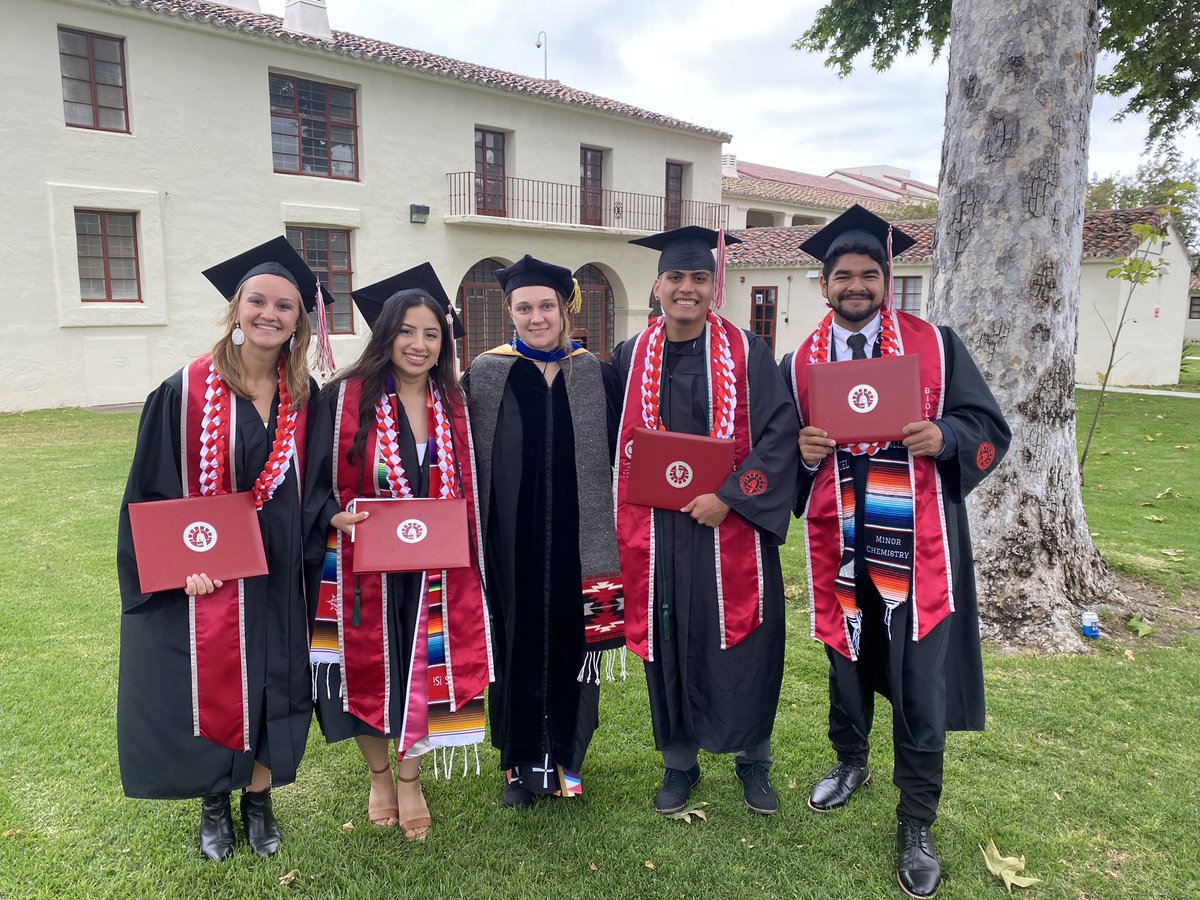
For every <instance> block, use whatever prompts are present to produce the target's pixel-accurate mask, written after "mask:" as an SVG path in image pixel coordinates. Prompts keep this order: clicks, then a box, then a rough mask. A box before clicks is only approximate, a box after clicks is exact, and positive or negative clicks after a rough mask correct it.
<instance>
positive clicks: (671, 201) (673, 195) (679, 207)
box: [663, 162, 683, 231]
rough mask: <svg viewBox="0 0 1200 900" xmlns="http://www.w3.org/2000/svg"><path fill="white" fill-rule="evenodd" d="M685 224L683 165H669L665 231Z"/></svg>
mask: <svg viewBox="0 0 1200 900" xmlns="http://www.w3.org/2000/svg"><path fill="white" fill-rule="evenodd" d="M682 224H683V164H682V163H673V162H669V163H667V184H666V195H665V204H664V206H663V230H664V231H670V230H671V229H672V228H678V227H679V226H680V225H682Z"/></svg>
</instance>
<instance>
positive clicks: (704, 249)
mask: <svg viewBox="0 0 1200 900" xmlns="http://www.w3.org/2000/svg"><path fill="white" fill-rule="evenodd" d="M722 236H724V244H740V243H741V240H740V239H739V238H735V237H731V236H730V235H727V234H725V232H724V231H713V230H712V229H711V228H701V227H700V226H699V225H685V226H684V227H683V228H673V229H671V230H670V231H662V232H659V233H658V234H652V235H650V236H649V237H644V238H637V239H636V240H632V241H630V242H629V243H631V244H637V245H638V246H639V247H649V248H650V249H651V250H658V251H660V252H661V254H662V255H661V256H659V258H658V274H659V275H661V274H662V273H663V272H691V271H695V270H701V269H702V270H704V271H708V272H713V271H715V270H716V268H717V263H716V261H714V259H713V255H712V251H713V250H714V249H716V248H718V247H722V246H724V245H723V244H722V243H721V238H722Z"/></svg>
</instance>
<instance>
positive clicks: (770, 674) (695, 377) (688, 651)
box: [612, 335, 799, 753]
mask: <svg viewBox="0 0 1200 900" xmlns="http://www.w3.org/2000/svg"><path fill="white" fill-rule="evenodd" d="M633 343H634V342H633V341H626V342H624V343H622V344H618V345H617V346H616V348H614V350H613V356H612V359H613V366H614V367H615V368H616V370H617V374H618V375H619V376H620V378H621V382H622V384H624V383H625V381H626V380H627V374H628V372H629V365H630V361H631V358H632V353H633ZM664 368H665V370H666V372H665V374H664V377H663V383H662V391H661V400H660V408H661V415H662V420H663V424H664V425H665V426H666V428H667V429H668V430H670V431H678V432H683V433H686V434H708V432H709V422H708V406H709V387H708V372H707V371H706V369H705V354H704V346H703V339H697V340H695V341H684V342H672V341H668V342H667V345H666V365H665V367H664ZM746 371H747V378H748V380H749V382H750V385H749V387H750V423H751V429H752V432H753V433H752V435H751V450H750V454H749V456H748V457H747V458H746V459H745V461H743V462H742V464H741V465H740V466H739V468H738V471H736V472H734V473H733V474H732V475H730V477H729V479H728V480H727V481H726V482H725V485H724V486H723V487H722V488H721V489H720V490H718V491H717V496H718V497H720V498H721V500H723V501H724V502H725V503H727V504H729V506H730V507H731V511H730V513H729V514H730V515H731V516H732V515H740V516H742V517H743V518H744V519H746V520H747V521H748V522H749V523H750V524H751V525H753V526H754V527H755V528H756V529H757V530H758V532H759V534H760V535H761V536H762V567H763V621H762V624H760V625H759V626H758V628H756V629H755V630H754V631H753V632H752V633H751V634H750V636H749V637H747V638H746V639H745V640H744V641H742V642H741V643H740V644H737V645H736V646H734V647H730V648H729V649H728V650H722V649H721V644H720V620H719V618H718V612H719V611H718V608H717V602H716V601H717V577H716V560H715V554H714V549H713V532H712V529H711V528H708V527H707V526H704V525H699V524H697V523H696V522H695V521H694V520H693V519H692V518H691V516H688V515H684V514H683V513H679V512H670V511H666V510H658V511H656V513H655V515H656V517H657V523H656V527H657V531H658V535H659V537H658V546H659V548H660V550H659V557H658V562H657V566H656V568H657V569H658V571H659V573H660V577H659V578H658V584H656V585H654V590H655V594H656V597H655V602H654V604H653V608H654V614H655V625H654V640H655V643H654V658H655V661H654V662H653V663H647V664H646V682H647V686H648V688H649V692H650V713H651V717H652V719H653V722H654V742H655V746H656V747H657V748H658V749H660V750H663V749H666V748H667V747H669V746H673V745H675V746H687V747H700V748H701V749H704V750H708V751H710V752H712V753H733V752H736V751H739V750H748V749H751V748H754V747H756V746H758V745H760V744H762V743H763V742H765V741H767V740H769V739H770V737H771V730H772V728H773V727H774V725H775V711H776V707H777V706H778V705H779V689H780V685H781V683H782V680H783V649H784V602H783V574H782V572H781V571H780V568H779V547H780V545H782V544H783V542H784V541H785V540H786V539H787V530H788V524H789V521H790V518H791V507H792V499H793V498H792V485H794V484H795V482H794V480H793V479H794V478H795V477H796V467H797V465H798V458H799V454H798V451H797V445H796V434H797V424H796V412H795V404H794V403H792V402H791V400H790V399H789V397H788V392H787V390H786V388H785V387H784V385H783V382H782V379H781V378H780V377H779V370H778V369H777V368H776V365H775V360H774V359H773V358H772V355H771V351H770V350H769V349H768V347H767V345H766V344H765V343H764V342H763V340H762V339H761V338H759V337H757V336H754V335H751V336H750V344H749V352H748V354H747V360H746ZM749 469H758V470H759V471H761V472H762V473H763V474H764V475H765V476H766V478H767V489H766V490H765V491H764V492H763V493H761V494H758V495H757V496H752V497H748V496H746V495H745V494H743V493H742V491H741V488H740V487H739V476H740V473H741V472H743V471H746V470H749ZM664 592H665V593H666V595H667V597H668V598H669V599H668V602H669V603H670V606H671V615H670V623H669V628H670V639H669V640H663V635H664V626H663V623H662V609H661V607H662V598H663V593H664Z"/></svg>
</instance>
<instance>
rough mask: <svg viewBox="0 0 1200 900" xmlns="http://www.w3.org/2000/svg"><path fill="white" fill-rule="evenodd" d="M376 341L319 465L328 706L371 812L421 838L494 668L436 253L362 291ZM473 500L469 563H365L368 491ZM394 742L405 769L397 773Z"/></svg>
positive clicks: (329, 432) (348, 380)
mask: <svg viewBox="0 0 1200 900" xmlns="http://www.w3.org/2000/svg"><path fill="white" fill-rule="evenodd" d="M353 297H354V301H355V303H356V304H357V305H358V308H359V311H360V312H361V313H362V315H363V318H364V319H366V321H367V324H368V325H370V327H371V339H370V341H369V342H368V344H367V346H366V349H365V350H363V352H362V355H361V356H360V357H359V358H358V360H357V361H355V362H354V363H353V364H352V365H351V366H350V367H349V368H348V369H346V370H345V371H344V372H342V373H341V374H339V375H338V377H337V378H335V379H334V381H332V382H331V383H330V384H329V385H327V386H326V387H325V388H324V390H323V391H322V392H321V397H320V400H319V401H318V404H317V406H318V411H317V413H316V414H317V415H318V416H319V417H320V420H321V422H322V423H323V424H322V426H321V427H322V429H323V430H322V433H323V435H324V439H323V441H322V443H323V444H324V448H323V453H322V457H321V459H320V461H319V462H318V463H317V464H318V465H319V466H320V467H321V468H322V469H323V470H324V472H325V477H326V478H327V479H328V482H327V483H331V484H332V486H333V495H332V498H331V499H330V500H329V503H328V505H327V508H326V512H325V514H324V515H323V516H322V517H321V518H322V521H324V522H328V523H329V524H330V526H331V527H330V528H329V531H328V535H327V543H326V553H325V565H324V574H323V578H322V583H321V584H320V586H319V588H314V589H313V590H311V591H310V597H311V598H312V601H313V603H312V616H313V633H312V649H311V662H312V666H313V682H314V686H315V695H316V702H317V717H318V720H319V721H320V724H321V730H322V731H323V733H324V735H325V739H326V740H327V741H329V742H330V743H333V742H336V741H341V740H345V739H347V738H351V737H352V738H354V740H355V742H356V743H357V744H358V747H359V750H360V751H361V752H362V755H363V759H364V761H365V762H366V764H367V768H368V771H369V773H370V782H371V789H370V795H369V799H368V818H369V819H370V821H371V822H372V823H373V824H376V825H379V826H382V827H394V826H396V825H397V824H398V825H399V826H400V827H401V828H403V829H404V831H405V834H406V837H407V838H408V839H409V840H418V839H423V838H424V836H425V834H426V832H427V831H428V829H429V827H430V825H431V824H432V818H431V817H430V815H429V808H428V806H427V805H426V803H425V797H424V795H423V793H422V791H421V783H420V770H421V760H422V758H423V755H424V754H425V753H427V752H428V751H430V750H435V749H437V748H445V747H459V746H462V747H465V746H468V745H471V744H478V743H479V742H481V741H482V740H483V724H484V722H483V698H482V691H483V688H484V686H485V685H486V684H487V683H488V682H489V681H490V680H491V641H490V635H489V631H488V610H487V601H486V596H485V593H484V589H483V583H482V579H481V576H480V573H479V564H478V559H479V555H480V549H481V547H480V545H479V543H478V540H477V537H476V535H477V529H476V527H475V514H474V510H475V507H474V502H475V491H474V464H473V460H472V451H471V443H470V432H469V423H468V420H467V411H466V408H465V406H464V404H463V397H462V392H461V390H460V388H459V384H458V377H457V375H456V373H455V357H454V339H455V338H456V337H458V336H461V334H462V331H461V326H459V325H458V320H457V316H456V314H455V313H454V311H453V309H452V307H451V306H450V301H449V298H448V297H447V296H446V293H445V291H444V290H443V289H442V287H441V284H440V283H439V282H438V280H437V276H436V275H435V274H434V272H433V269H432V267H431V266H429V264H428V263H425V264H422V265H421V266H418V267H416V268H415V269H410V270H408V271H407V272H402V273H401V274H399V275H396V276H393V277H392V278H389V279H386V280H385V281H382V282H379V283H378V284H374V285H371V286H370V287H366V288H362V289H360V290H358V291H355V292H354V293H353ZM374 497H381V498H394V499H406V498H422V497H424V498H439V499H446V500H449V499H459V498H461V499H466V500H467V501H468V503H467V506H468V512H469V514H468V523H469V526H468V532H469V538H470V543H471V560H472V564H471V565H470V566H468V567H467V568H462V569H448V570H445V571H430V572H402V573H393V574H384V575H366V574H362V575H356V574H354V543H353V541H352V538H351V536H352V534H353V532H352V529H353V526H354V525H356V524H357V523H359V522H362V521H363V520H364V519H366V518H367V516H368V515H369V514H368V513H367V512H365V511H364V512H355V510H354V502H355V500H356V499H357V498H374ZM389 741H391V742H394V744H395V749H396V758H397V762H398V765H397V771H396V773H395V780H393V770H392V764H391V755H390V751H389V746H388V744H389ZM464 752H465V751H464Z"/></svg>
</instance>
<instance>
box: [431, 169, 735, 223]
mask: <svg viewBox="0 0 1200 900" xmlns="http://www.w3.org/2000/svg"><path fill="white" fill-rule="evenodd" d="M446 177H447V178H448V179H449V180H450V203H449V214H450V215H452V216H472V215H474V216H496V217H498V218H505V219H526V220H528V221H531V222H547V223H552V224H556V225H600V226H604V227H607V228H628V229H631V230H634V231H665V230H667V229H669V228H680V227H682V226H684V225H702V226H704V227H705V228H714V229H718V228H725V227H726V225H727V224H728V221H729V207H728V206H726V205H725V204H724V203H701V202H700V201H698V200H674V201H668V200H667V198H666V197H661V196H655V195H654V194H635V193H633V192H631V191H609V190H595V189H592V188H587V189H583V190H580V187H579V185H577V184H558V183H556V182H553V181H534V180H533V179H530V178H504V179H499V178H485V177H482V176H477V175H476V174H475V173H474V172H450V173H448V174H447V176H446ZM581 200H582V202H581Z"/></svg>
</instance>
